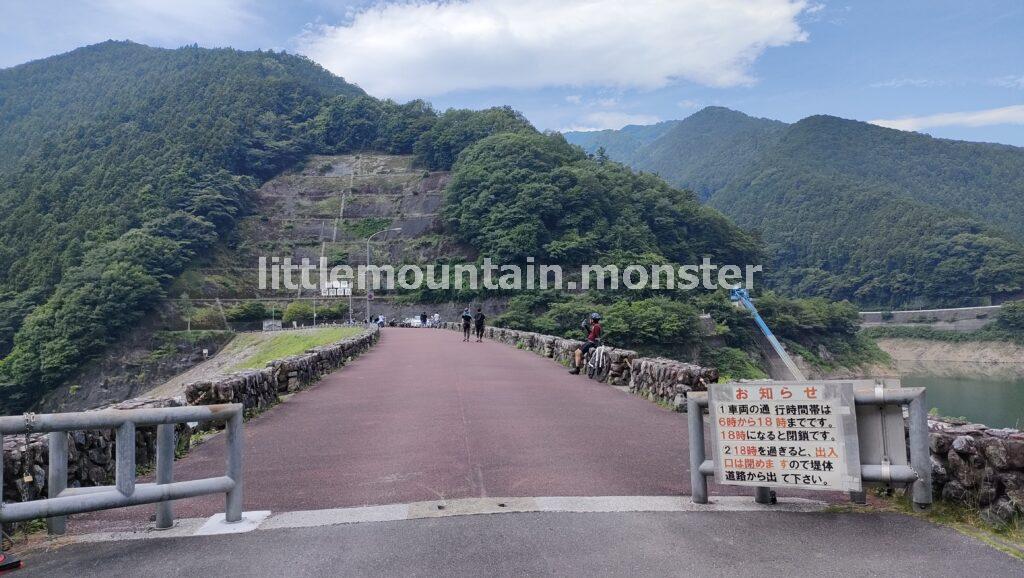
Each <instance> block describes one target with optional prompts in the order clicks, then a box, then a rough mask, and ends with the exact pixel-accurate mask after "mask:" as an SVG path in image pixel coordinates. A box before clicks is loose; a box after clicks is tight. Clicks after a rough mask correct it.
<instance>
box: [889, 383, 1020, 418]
mask: <svg viewBox="0 0 1024 578" xmlns="http://www.w3.org/2000/svg"><path fill="white" fill-rule="evenodd" d="M901 380H902V383H903V386H904V387H927V388H928V393H927V397H928V399H927V401H928V403H927V405H928V408H929V409H931V408H937V409H938V410H939V414H940V415H944V416H950V417H964V418H967V419H969V420H971V421H972V422H976V423H983V424H985V425H987V426H989V427H995V428H999V427H1013V428H1018V429H1024V379H995V378H987V377H986V378H978V377H932V376H925V375H904V376H902V378H901Z"/></svg>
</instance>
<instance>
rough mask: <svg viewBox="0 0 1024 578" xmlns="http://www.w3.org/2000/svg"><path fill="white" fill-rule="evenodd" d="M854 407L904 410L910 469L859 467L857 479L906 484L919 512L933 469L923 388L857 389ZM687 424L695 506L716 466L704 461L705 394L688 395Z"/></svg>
mask: <svg viewBox="0 0 1024 578" xmlns="http://www.w3.org/2000/svg"><path fill="white" fill-rule="evenodd" d="M853 399H854V405H855V406H873V407H877V406H879V405H898V406H904V405H905V406H907V413H908V419H907V421H908V433H909V435H908V440H907V441H908V445H909V446H910V465H909V466H901V465H888V464H861V466H860V476H861V480H863V481H865V482H881V483H890V482H896V483H909V484H912V486H911V499H912V500H913V502H914V506H916V507H917V508H918V509H924V508H927V507H928V506H929V505H930V504H931V503H932V469H931V461H930V458H929V456H928V410H926V409H925V388H923V387H900V388H883V387H876V388H874V389H857V390H854V393H853ZM686 403H687V420H688V422H689V423H688V426H689V432H690V486H691V494H692V501H693V503H695V504H706V503H708V480H707V478H708V477H712V476H714V475H715V464H714V462H713V461H712V460H709V459H707V454H706V452H705V450H704V409H706V408H707V407H708V396H707V393H705V392H690V394H689V395H687V399H686ZM768 492H769V489H768V488H762V487H758V488H756V494H755V496H756V497H755V499H756V501H757V502H759V503H766V501H767V500H766V495H767V494H768Z"/></svg>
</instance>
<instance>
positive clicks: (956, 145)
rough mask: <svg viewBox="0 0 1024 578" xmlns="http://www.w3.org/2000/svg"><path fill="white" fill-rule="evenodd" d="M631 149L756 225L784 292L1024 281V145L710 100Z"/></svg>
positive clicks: (935, 288)
mask: <svg viewBox="0 0 1024 578" xmlns="http://www.w3.org/2000/svg"><path fill="white" fill-rule="evenodd" d="M691 121H693V122H691ZM716 125H718V126H717V127H716ZM698 127H702V128H698ZM611 137H612V135H605V136H604V137H603V138H604V139H605V141H608V140H610V139H611ZM568 138H569V139H570V140H576V141H577V142H578V139H579V136H578V135H576V134H572V135H569V136H568ZM588 146H589V145H588ZM632 154H633V155H634V156H633V157H632V158H633V160H632V161H631V165H632V166H633V167H634V168H637V169H641V170H652V171H656V172H658V173H659V174H660V175H662V176H664V177H666V178H667V179H668V180H669V181H670V182H672V183H673V184H676V185H678V186H682V187H686V188H691V189H694V190H699V191H701V192H702V196H705V197H708V198H709V203H710V204H711V205H712V206H714V207H716V208H719V209H721V210H722V211H723V212H725V213H726V214H727V215H729V216H730V217H732V218H733V219H734V220H735V221H736V222H737V223H738V224H740V225H741V226H744V227H747V228H748V229H750V230H753V231H755V232H756V233H757V234H758V235H759V236H760V237H761V238H762V239H763V240H764V242H765V243H766V253H767V255H768V257H769V260H770V262H771V267H770V268H769V277H768V280H769V281H770V282H771V283H772V284H773V285H774V286H775V287H776V288H778V289H779V290H782V291H783V292H786V293H794V294H801V295H815V296H824V297H828V298H831V299H850V300H853V301H856V302H859V303H861V304H863V305H868V306H875V307H913V306H920V307H925V306H955V305H970V304H978V303H984V302H986V301H987V300H989V299H990V298H991V299H996V300H998V299H1003V298H1006V297H1009V296H1014V295H1017V294H1019V293H1020V292H1021V291H1022V290H1024V245H1022V240H1024V149H1020V148H1016V147H1011V146H1003V145H992V144H985V143H970V142H961V141H950V140H943V139H935V138H932V137H929V136H927V135H922V134H918V133H911V132H904V131H897V130H892V129H887V128H882V127H878V126H874V125H871V124H867V123H863V122H857V121H851V120H844V119H840V118H836V117H830V116H813V117H809V118H806V119H804V120H801V121H800V122H797V123H795V124H792V125H785V124H783V123H777V122H775V121H767V120H764V119H753V118H750V117H747V116H746V115H743V114H741V113H738V112H735V111H728V110H726V109H721V108H711V109H705V110H703V111H701V112H698V113H696V114H694V115H692V116H691V117H689V118H688V119H686V120H684V121H681V122H679V123H678V124H676V125H675V126H674V128H673V129H671V130H670V131H667V132H665V133H664V134H662V135H661V137H659V138H658V139H656V140H654V141H652V142H650V143H648V144H646V145H644V146H643V147H642V148H640V149H639V152H634V153H632ZM610 156H612V158H615V156H614V155H610ZM637 156H642V157H643V158H637ZM654 159H657V160H658V162H659V163H661V164H659V165H658V166H654V165H653V164H652V163H653V162H654ZM673 163H674V164H675V166H674V167H673V166H672V165H673Z"/></svg>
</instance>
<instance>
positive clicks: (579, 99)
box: [565, 94, 583, 104]
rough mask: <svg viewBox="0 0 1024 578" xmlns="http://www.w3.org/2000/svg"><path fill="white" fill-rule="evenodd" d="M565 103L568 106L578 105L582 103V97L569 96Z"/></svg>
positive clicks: (576, 95)
mask: <svg viewBox="0 0 1024 578" xmlns="http://www.w3.org/2000/svg"><path fill="white" fill-rule="evenodd" d="M565 102H568V103H569V104H579V103H581V102H583V97H582V96H580V95H578V94H570V95H569V96H567V97H565Z"/></svg>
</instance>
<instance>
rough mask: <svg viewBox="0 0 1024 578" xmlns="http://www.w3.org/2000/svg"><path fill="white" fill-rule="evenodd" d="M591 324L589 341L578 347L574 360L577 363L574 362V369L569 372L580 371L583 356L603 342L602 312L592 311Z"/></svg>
mask: <svg viewBox="0 0 1024 578" xmlns="http://www.w3.org/2000/svg"><path fill="white" fill-rule="evenodd" d="M589 325H590V327H589V330H588V332H587V342H586V343H584V344H583V346H582V347H577V348H576V355H575V359H574V360H573V361H574V362H575V363H574V364H573V367H572V369H570V370H569V373H571V374H573V375H576V374H578V373H579V372H580V369H581V368H582V367H583V356H584V355H586V353H587V352H588V351H590V350H591V349H593V348H595V347H597V346H598V345H600V343H601V331H602V328H601V314H600V313H591V314H590V320H589ZM583 326H584V327H586V326H587V322H586V321H584V322H583Z"/></svg>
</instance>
